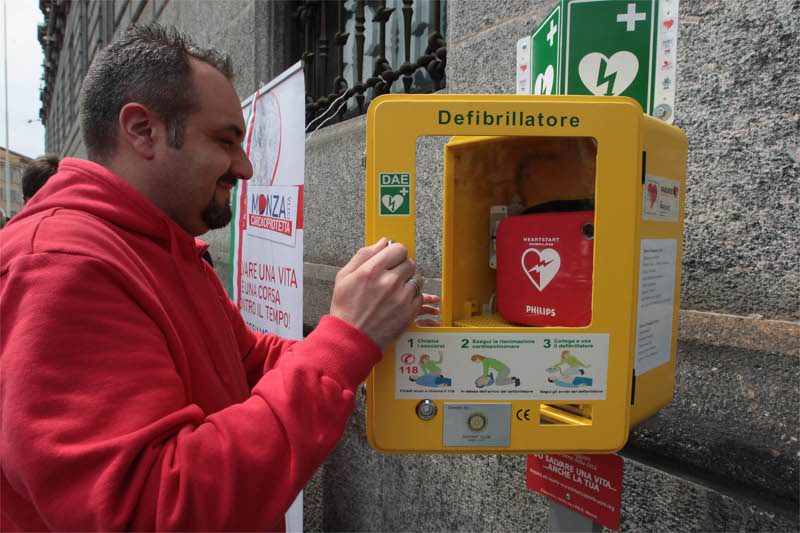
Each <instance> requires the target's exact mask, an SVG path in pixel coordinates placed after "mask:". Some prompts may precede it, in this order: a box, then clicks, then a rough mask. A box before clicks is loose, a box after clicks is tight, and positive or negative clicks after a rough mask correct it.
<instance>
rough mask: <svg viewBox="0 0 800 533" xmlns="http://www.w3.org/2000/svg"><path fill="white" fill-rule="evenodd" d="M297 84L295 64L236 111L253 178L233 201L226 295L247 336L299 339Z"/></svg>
mask: <svg viewBox="0 0 800 533" xmlns="http://www.w3.org/2000/svg"><path fill="white" fill-rule="evenodd" d="M304 85H305V84H304V78H303V70H302V68H301V67H300V64H298V65H295V67H292V68H291V69H289V70H288V71H286V72H285V73H283V74H282V75H281V76H279V77H278V78H276V79H275V80H274V81H272V82H271V83H269V84H267V85H266V86H264V87H263V88H262V89H261V90H259V91H258V92H257V93H256V94H254V95H253V96H252V97H251V98H249V99H248V100H246V101H245V103H244V104H243V106H242V107H243V111H244V113H245V116H246V118H247V135H246V137H245V150H246V151H247V154H248V156H249V157H250V161H251V162H252V163H253V177H252V179H250V180H247V181H242V182H240V183H239V184H238V186H237V188H236V190H235V194H234V206H235V207H234V209H235V211H234V221H235V224H234V226H233V235H232V237H231V254H232V261H231V266H232V268H231V275H232V279H231V296H232V297H233V300H234V302H236V304H237V305H238V307H239V310H240V311H241V313H242V317H243V318H244V320H245V322H247V324H248V325H249V326H250V327H251V328H253V329H254V330H255V331H259V332H262V333H274V334H276V335H280V336H281V337H284V338H289V339H302V337H303V182H304V174H303V170H304V164H305V158H304V152H305V138H304V127H305V102H304V95H305V89H304Z"/></svg>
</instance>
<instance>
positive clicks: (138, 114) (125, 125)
mask: <svg viewBox="0 0 800 533" xmlns="http://www.w3.org/2000/svg"><path fill="white" fill-rule="evenodd" d="M162 126H163V125H162V122H161V118H160V117H159V116H158V115H157V114H156V113H154V112H153V111H151V110H150V109H148V108H147V107H146V106H144V105H142V104H138V103H136V102H131V103H130V104H125V105H124V106H123V107H122V109H120V111H119V128H120V137H121V138H120V141H121V142H123V143H125V144H127V145H128V146H129V147H130V148H131V149H132V150H133V151H134V152H136V153H137V154H139V156H141V157H143V158H145V159H153V158H154V157H155V155H156V145H157V144H158V141H159V137H160V135H161V131H160V130H161V129H162Z"/></svg>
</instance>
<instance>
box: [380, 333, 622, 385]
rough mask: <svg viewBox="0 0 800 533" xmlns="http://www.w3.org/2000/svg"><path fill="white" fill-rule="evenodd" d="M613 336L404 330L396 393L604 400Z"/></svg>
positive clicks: (397, 351) (397, 358)
mask: <svg viewBox="0 0 800 533" xmlns="http://www.w3.org/2000/svg"><path fill="white" fill-rule="evenodd" d="M608 339H609V336H608V334H607V333H592V334H584V335H571V334H545V333H542V334H525V335H519V334H518V335H514V334H508V335H502V334H470V333H416V332H415V333H406V334H404V335H403V336H401V337H400V339H399V340H398V342H397V344H396V345H395V398H396V399H398V400H401V399H425V398H441V399H458V400H489V399H491V400H509V399H525V400H604V399H605V398H606V379H607V375H608Z"/></svg>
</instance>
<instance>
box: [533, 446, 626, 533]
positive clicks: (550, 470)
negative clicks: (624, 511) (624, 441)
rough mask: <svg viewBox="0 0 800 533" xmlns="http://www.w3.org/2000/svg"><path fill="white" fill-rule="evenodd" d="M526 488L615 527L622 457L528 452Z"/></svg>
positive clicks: (616, 527)
mask: <svg viewBox="0 0 800 533" xmlns="http://www.w3.org/2000/svg"><path fill="white" fill-rule="evenodd" d="M527 485H528V488H529V489H531V490H533V491H535V492H537V493H539V494H541V495H542V496H546V497H547V498H550V499H551V500H553V501H554V502H556V503H559V504H561V505H563V506H564V507H567V508H568V509H572V510H573V511H575V512H577V513H580V514H582V515H583V516H585V517H586V518H590V519H592V520H593V521H595V522H597V523H599V524H602V525H603V526H605V527H607V528H608V529H612V530H614V531H617V530H619V513H620V502H621V500H622V458H621V457H619V456H618V455H538V454H537V455H529V456H528V470H527Z"/></svg>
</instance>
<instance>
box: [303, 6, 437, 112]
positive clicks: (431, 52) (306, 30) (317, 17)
mask: <svg viewBox="0 0 800 533" xmlns="http://www.w3.org/2000/svg"><path fill="white" fill-rule="evenodd" d="M296 14H297V17H296V23H297V26H296V28H295V29H296V31H295V33H294V37H295V49H296V53H295V55H296V56H298V57H300V58H302V59H303V60H304V61H305V62H306V66H305V70H306V104H307V107H306V108H307V110H308V111H307V116H306V121H307V122H310V121H312V120H314V119H315V118H318V117H321V116H323V115H324V116H326V118H327V117H330V116H332V115H334V114H336V115H337V117H338V120H339V121H341V120H344V119H346V118H350V117H353V116H356V115H359V114H362V113H364V112H365V111H366V108H367V107H368V106H369V103H370V102H371V101H372V99H374V98H375V97H377V96H379V95H381V94H387V93H398V92H405V93H430V92H435V91H438V90H440V89H442V88H443V87H444V86H445V84H446V78H445V64H446V47H447V43H446V41H445V33H446V29H447V28H446V25H447V17H446V2H444V1H441V0H434V1H431V0H385V1H367V0H338V1H335V2H320V3H313V4H311V3H307V2H304V3H303V4H302V5H299V6H298V7H297V9H296ZM332 104H335V107H333V105H332ZM335 120H336V119H334V120H331V122H334V121H335Z"/></svg>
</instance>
